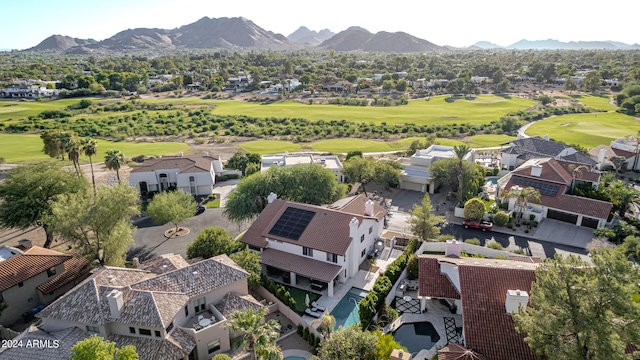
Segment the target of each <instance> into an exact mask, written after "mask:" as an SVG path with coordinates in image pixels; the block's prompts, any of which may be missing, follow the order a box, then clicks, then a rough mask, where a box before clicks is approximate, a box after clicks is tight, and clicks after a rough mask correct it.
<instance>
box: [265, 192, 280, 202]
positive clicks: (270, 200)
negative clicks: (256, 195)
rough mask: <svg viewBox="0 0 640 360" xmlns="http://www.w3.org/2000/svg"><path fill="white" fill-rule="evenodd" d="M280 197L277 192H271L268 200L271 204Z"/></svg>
mask: <svg viewBox="0 0 640 360" xmlns="http://www.w3.org/2000/svg"><path fill="white" fill-rule="evenodd" d="M277 198H278V195H276V194H275V193H271V194H269V196H267V202H268V203H269V204H271V203H272V202H274V201H275V200H276V199H277Z"/></svg>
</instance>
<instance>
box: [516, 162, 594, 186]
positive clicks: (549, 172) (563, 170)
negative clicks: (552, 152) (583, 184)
mask: <svg viewBox="0 0 640 360" xmlns="http://www.w3.org/2000/svg"><path fill="white" fill-rule="evenodd" d="M534 165H539V166H541V167H542V171H541V173H540V176H534V175H531V168H532V167H533V166H534ZM582 165H584V164H579V163H574V162H570V161H564V160H557V159H551V158H546V159H538V160H531V161H530V162H526V163H524V164H522V165H520V167H518V168H517V169H516V170H514V171H513V172H512V176H514V175H517V176H520V177H524V178H529V179H533V180H545V181H549V182H557V183H562V184H565V185H570V184H571V181H572V179H573V175H572V173H573V172H574V170H575V169H577V168H578V167H579V166H582ZM575 178H576V179H578V180H585V181H590V182H597V181H598V180H599V179H600V172H598V171H592V170H590V169H589V170H588V169H581V170H579V171H575Z"/></svg>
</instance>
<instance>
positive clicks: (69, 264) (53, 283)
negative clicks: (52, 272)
mask: <svg viewBox="0 0 640 360" xmlns="http://www.w3.org/2000/svg"><path fill="white" fill-rule="evenodd" d="M69 254H70V255H71V256H72V258H71V259H69V260H67V261H65V262H64V272H63V273H62V274H60V275H58V276H56V277H54V278H53V279H50V280H49V281H47V282H45V283H42V284H41V285H40V286H38V290H40V292H42V293H43V294H49V293H51V292H53V291H55V290H56V289H58V288H60V287H62V286H64V285H66V284H68V283H70V282H72V281H75V280H77V279H81V280H82V279H84V278H85V277H87V276H89V273H90V272H91V267H90V266H89V262H88V261H87V259H85V258H84V257H83V256H81V255H79V254H75V253H69Z"/></svg>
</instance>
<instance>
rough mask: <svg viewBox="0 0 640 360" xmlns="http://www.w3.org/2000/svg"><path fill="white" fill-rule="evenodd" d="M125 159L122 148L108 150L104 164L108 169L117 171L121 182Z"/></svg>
mask: <svg viewBox="0 0 640 360" xmlns="http://www.w3.org/2000/svg"><path fill="white" fill-rule="evenodd" d="M124 161H125V158H124V154H122V152H120V150H108V151H107V154H106V155H105V156H104V164H105V166H106V167H107V169H109V170H115V171H116V177H117V178H118V183H120V167H122V164H124Z"/></svg>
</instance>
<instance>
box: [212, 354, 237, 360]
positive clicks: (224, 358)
mask: <svg viewBox="0 0 640 360" xmlns="http://www.w3.org/2000/svg"><path fill="white" fill-rule="evenodd" d="M211 360H232V358H231V357H230V356H229V355H227V354H217V355H214V356H213V357H212V358H211Z"/></svg>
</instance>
